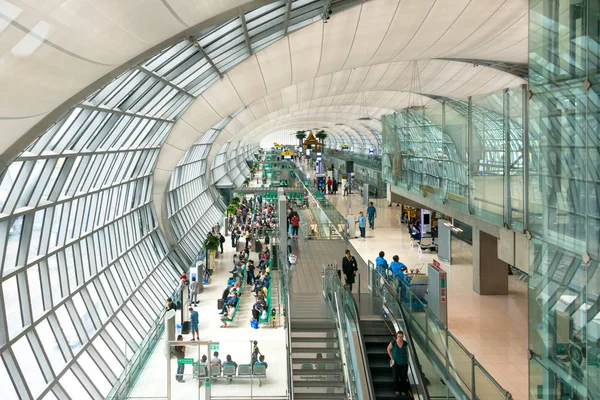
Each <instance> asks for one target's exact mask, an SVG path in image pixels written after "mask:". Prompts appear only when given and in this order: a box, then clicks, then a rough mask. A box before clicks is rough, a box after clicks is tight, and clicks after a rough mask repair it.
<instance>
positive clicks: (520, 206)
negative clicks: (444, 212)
mask: <svg viewBox="0 0 600 400" xmlns="http://www.w3.org/2000/svg"><path fill="white" fill-rule="evenodd" d="M525 90H526V89H525V87H517V88H511V89H508V90H506V91H502V92H499V93H491V94H488V95H485V96H473V97H472V98H471V99H470V100H469V101H466V102H465V101H459V100H452V99H445V98H439V99H438V100H440V101H441V103H438V102H431V103H430V104H428V105H427V106H426V107H419V108H412V109H408V110H405V111H402V112H399V113H394V114H391V115H387V116H384V117H383V118H382V124H383V156H382V159H383V177H384V180H386V182H387V183H391V184H394V185H396V186H400V187H403V188H405V189H407V190H410V191H414V192H417V193H420V194H422V195H426V196H427V195H432V196H433V198H434V199H435V200H436V201H438V202H440V203H444V204H448V205H449V206H451V207H454V208H456V209H457V210H460V211H462V212H465V213H469V214H473V215H476V216H478V217H479V218H482V219H484V220H486V221H489V222H492V223H494V224H497V225H503V224H504V223H506V224H508V226H510V227H511V228H512V229H515V230H517V231H522V230H523V229H524V226H525V224H524V201H525V190H524V187H525V182H524V180H523V176H524V161H523V148H524V137H523V134H524V130H523V127H522V121H523V115H524V112H526V110H524V109H523V106H522V104H523V102H522V101H523V98H524V97H525V95H526V92H525ZM484 106H485V107H487V108H484ZM497 109H500V110H501V112H497V111H495V110H497ZM507 199H510V200H507Z"/></svg>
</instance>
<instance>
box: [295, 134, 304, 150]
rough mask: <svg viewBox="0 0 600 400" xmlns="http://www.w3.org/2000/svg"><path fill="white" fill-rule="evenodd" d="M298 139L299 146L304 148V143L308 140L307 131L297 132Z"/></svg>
mask: <svg viewBox="0 0 600 400" xmlns="http://www.w3.org/2000/svg"><path fill="white" fill-rule="evenodd" d="M296 138H297V139H298V146H300V147H302V141H303V140H304V139H306V131H296Z"/></svg>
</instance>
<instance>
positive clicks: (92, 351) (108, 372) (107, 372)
mask: <svg viewBox="0 0 600 400" xmlns="http://www.w3.org/2000/svg"><path fill="white" fill-rule="evenodd" d="M87 352H88V354H89V355H90V357H91V358H92V360H94V362H95V363H96V365H97V366H98V368H99V369H100V371H101V372H102V374H103V375H104V376H105V377H106V379H108V381H109V382H110V383H111V384H114V383H115V382H116V381H117V380H119V377H118V376H116V375H115V373H114V372H113V371H112V369H110V366H109V365H108V363H107V362H106V361H105V360H104V358H103V357H102V355H101V354H100V353H99V352H98V350H96V348H95V347H94V346H90V347H88V349H87Z"/></svg>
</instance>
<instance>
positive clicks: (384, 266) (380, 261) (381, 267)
mask: <svg viewBox="0 0 600 400" xmlns="http://www.w3.org/2000/svg"><path fill="white" fill-rule="evenodd" d="M383 257H385V253H384V252H383V251H380V252H379V257H377V258H376V259H375V269H377V271H380V272H381V273H382V274H387V270H388V268H389V266H388V262H387V260H386V259H385V258H383Z"/></svg>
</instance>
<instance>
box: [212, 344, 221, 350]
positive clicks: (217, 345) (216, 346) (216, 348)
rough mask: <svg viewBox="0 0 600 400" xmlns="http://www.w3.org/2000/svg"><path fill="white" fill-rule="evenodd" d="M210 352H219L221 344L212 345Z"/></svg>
mask: <svg viewBox="0 0 600 400" xmlns="http://www.w3.org/2000/svg"><path fill="white" fill-rule="evenodd" d="M210 350H211V351H216V350H219V343H212V344H211V345H210Z"/></svg>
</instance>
